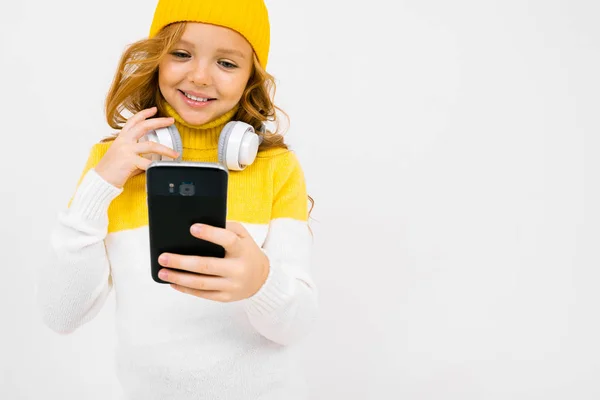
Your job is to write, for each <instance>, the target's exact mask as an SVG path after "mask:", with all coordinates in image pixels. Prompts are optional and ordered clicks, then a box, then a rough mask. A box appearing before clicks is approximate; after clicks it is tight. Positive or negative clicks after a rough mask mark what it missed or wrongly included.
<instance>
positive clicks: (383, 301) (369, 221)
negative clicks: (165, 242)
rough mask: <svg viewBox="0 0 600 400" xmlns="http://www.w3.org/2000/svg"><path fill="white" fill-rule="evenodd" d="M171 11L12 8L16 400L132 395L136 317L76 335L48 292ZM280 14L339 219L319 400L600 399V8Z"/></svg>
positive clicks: (384, 6)
mask: <svg viewBox="0 0 600 400" xmlns="http://www.w3.org/2000/svg"><path fill="white" fill-rule="evenodd" d="M154 5H155V2H154V1H150V0H148V1H142V0H135V1H134V0H129V1H123V0H103V1H91V2H90V1H74V0H68V1H67V0H54V1H42V0H21V1H11V2H8V1H6V0H2V3H1V5H0V43H1V47H0V57H1V58H0V72H1V73H0V84H1V94H2V95H1V96H0V99H1V100H0V101H1V102H2V104H1V105H2V107H1V108H0V110H1V111H0V112H1V123H2V125H3V128H2V140H3V145H2V153H3V154H2V168H1V169H0V173H1V176H0V182H1V185H0V188H1V190H2V196H1V206H2V211H1V213H2V215H1V221H2V223H1V224H0V229H1V239H2V241H1V243H2V258H3V260H2V272H3V277H2V280H1V283H0V323H1V328H0V372H1V374H0V398H2V399H11V400H12V399H42V398H44V399H46V398H52V399H65V400H66V399H108V398H113V397H115V396H116V393H118V387H117V386H116V378H115V377H114V368H113V346H114V329H113V322H114V320H113V307H114V298H113V297H111V298H110V299H109V301H108V302H107V304H106V306H105V307H104V309H103V310H102V312H101V313H100V315H99V316H98V317H97V318H96V319H95V320H93V321H92V322H91V323H89V324H88V325H85V326H84V327H82V328H81V329H80V330H78V331H76V332H75V333H74V334H72V335H68V336H60V335H58V334H55V333H53V332H52V331H50V330H49V329H47V328H45V327H44V326H43V325H41V323H40V320H39V318H38V315H37V314H36V309H35V308H34V299H33V286H32V282H33V276H34V275H33V274H34V270H35V267H36V266H39V265H41V264H42V263H44V261H45V260H44V252H45V250H46V248H47V246H48V237H49V232H50V229H51V227H52V225H53V224H54V221H55V218H56V215H57V213H58V211H59V209H60V208H62V207H63V206H65V205H66V202H67V201H68V199H69V197H70V196H71V194H72V191H73V190H74V187H75V183H76V180H77V178H78V177H79V174H80V171H81V168H82V167H83V163H84V162H85V159H86V157H87V154H88V150H89V148H90V146H91V145H92V144H93V143H94V142H96V141H97V140H99V139H100V138H101V137H103V136H104V135H106V134H108V133H110V132H112V130H111V129H110V128H109V127H108V126H107V125H106V123H105V121H104V116H103V101H104V96H105V94H106V92H107V90H108V87H109V85H110V82H111V79H112V77H113V74H114V71H115V68H116V64H117V61H118V59H119V56H120V54H121V52H122V50H123V49H124V47H125V46H126V45H127V44H128V43H131V42H133V41H135V40H138V39H141V38H142V37H144V36H145V35H146V34H147V30H148V28H149V26H150V22H151V18H152V15H153V12H154ZM268 5H269V7H270V15H271V21H272V46H271V56H270V62H269V66H268V70H269V71H270V72H271V73H272V74H274V75H275V76H276V78H277V81H278V83H279V86H278V91H277V97H276V103H277V104H278V105H280V106H281V107H282V108H283V109H284V110H286V111H287V112H288V113H289V114H290V116H291V125H290V129H289V133H288V136H287V137H288V142H289V143H290V145H291V146H292V148H294V149H295V150H296V151H297V154H298V156H299V158H300V160H301V162H302V163H303V166H304V169H305V172H306V178H307V182H308V188H309V192H310V194H311V195H312V196H313V197H314V198H315V200H316V207H315V209H314V211H313V216H314V218H315V220H314V221H312V223H311V224H312V228H313V230H314V232H315V237H316V243H315V263H314V276H315V279H316V281H317V283H318V285H319V290H320V301H321V319H320V323H319V325H318V326H317V327H316V329H315V330H314V331H313V333H312V335H311V336H310V338H309V339H307V340H306V341H305V342H304V343H303V344H302V345H303V346H305V348H306V351H305V352H304V354H305V357H304V359H303V362H304V363H305V365H306V371H307V376H308V379H309V382H310V385H311V388H312V392H313V398H314V399H352V400H353V399H410V400H417V399H418V400H425V399H436V400H437V399H461V400H471V399H472V400H476V399H477V400H480V399H502V400H504V399H519V400H520V399H523V400H525V399H527V400H530V399H544V400H548V399H578V400H585V399H598V398H599V397H600V384H599V383H598V382H599V379H598V376H599V375H600V344H599V338H600V323H599V322H598V321H599V318H600V317H599V314H600V313H599V312H598V309H599V307H598V305H599V304H600V291H599V290H598V286H599V284H600V270H599V268H598V267H599V262H600V252H599V251H598V249H599V243H600V229H599V223H600V212H599V211H598V204H599V203H600V190H599V189H598V183H599V182H600V161H599V160H600V158H599V157H598V153H599V151H600V138H599V136H598V131H599V129H598V128H599V126H600V123H599V119H598V111H599V109H600V95H599V93H600V79H599V71H600V50H599V49H600V28H599V25H598V17H599V15H600V3H598V2H597V1H593V0H589V1H583V0H579V1H574V0H571V1H567V0H561V1H557V0H543V1H542V0H539V1H525V0H518V1H517V0H511V1H507V0H504V1H491V0H487V1H475V0H472V1H468V0H457V1H452V2H450V1H443V0H418V1H417V0H412V1H389V0H371V1H368V2H358V1H342V0H336V1H326V0H319V1H317V0H303V1H290V0H285V1H284V0H279V1H274V0H272V1H269V2H268Z"/></svg>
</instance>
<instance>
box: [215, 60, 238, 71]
mask: <svg viewBox="0 0 600 400" xmlns="http://www.w3.org/2000/svg"><path fill="white" fill-rule="evenodd" d="M219 63H220V64H221V65H222V66H224V67H225V68H227V69H234V68H237V65H235V64H232V63H230V62H229V61H219Z"/></svg>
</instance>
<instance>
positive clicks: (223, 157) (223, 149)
mask: <svg viewBox="0 0 600 400" xmlns="http://www.w3.org/2000/svg"><path fill="white" fill-rule="evenodd" d="M234 126H235V121H230V122H228V123H227V124H226V125H225V126H224V127H223V129H222V130H221V134H220V135H219V146H218V156H219V163H221V165H223V166H225V167H227V168H229V167H228V166H227V154H226V153H227V143H228V142H229V136H230V135H231V131H232V130H233V127H234Z"/></svg>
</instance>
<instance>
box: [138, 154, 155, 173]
mask: <svg viewBox="0 0 600 400" xmlns="http://www.w3.org/2000/svg"><path fill="white" fill-rule="evenodd" d="M150 164H152V160H148V159H147V158H144V157H141V156H137V157H136V159H135V162H134V165H135V167H136V168H137V169H141V170H142V171H146V170H147V169H148V167H149V166H150Z"/></svg>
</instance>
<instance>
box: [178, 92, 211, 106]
mask: <svg viewBox="0 0 600 400" xmlns="http://www.w3.org/2000/svg"><path fill="white" fill-rule="evenodd" d="M180 92H181V93H182V94H183V95H184V96H185V97H187V98H188V99H190V100H192V101H195V102H198V103H208V102H209V101H213V100H216V99H215V98H212V97H198V96H194V95H191V94H189V93H186V92H184V91H183V90H180Z"/></svg>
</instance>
